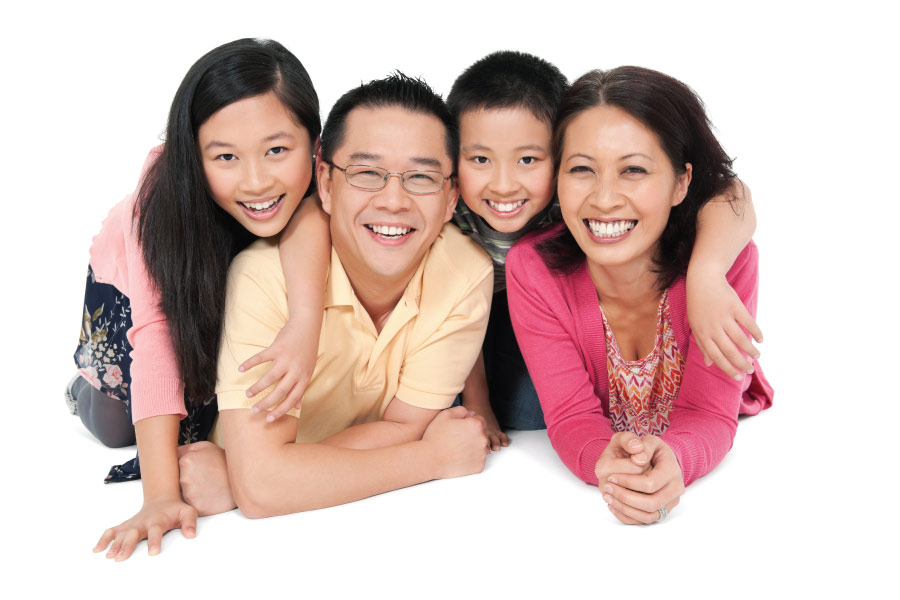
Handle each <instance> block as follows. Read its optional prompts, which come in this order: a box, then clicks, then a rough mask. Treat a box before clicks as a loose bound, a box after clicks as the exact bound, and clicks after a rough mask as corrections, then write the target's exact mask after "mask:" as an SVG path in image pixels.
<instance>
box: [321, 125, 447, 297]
mask: <svg viewBox="0 0 900 600" xmlns="http://www.w3.org/2000/svg"><path fill="white" fill-rule="evenodd" d="M445 135H446V131H445V128H444V125H443V123H441V121H440V120H439V119H438V118H437V117H435V116H432V115H426V114H422V113H415V112H410V111H408V110H406V109H404V108H400V107H381V108H355V109H353V110H352V111H351V112H350V114H349V115H347V122H346V127H345V130H344V139H343V142H342V144H341V146H340V147H339V148H337V150H336V151H335V152H334V155H333V157H332V160H333V163H334V164H335V165H337V166H338V167H341V168H346V167H348V166H350V165H367V166H370V167H378V168H381V169H385V170H386V171H390V172H393V173H402V172H404V171H409V170H426V171H435V172H439V173H441V174H442V175H444V176H449V175H450V173H452V163H451V160H450V156H449V155H448V154H447V149H446V144H445ZM317 171H318V182H319V196H320V198H321V199H322V207H323V208H324V210H325V212H327V213H328V214H329V215H331V241H332V244H333V245H334V248H335V250H336V251H337V253H338V256H340V259H341V263H342V264H343V266H344V268H345V270H346V271H347V274H348V275H349V276H350V279H351V282H353V284H354V287H357V288H359V287H360V286H363V287H366V286H379V285H380V284H383V283H390V282H391V281H393V280H397V281H401V280H403V279H408V278H409V277H411V276H412V274H413V273H414V272H415V270H416V268H417V267H418V266H419V263H420V262H421V261H422V258H423V257H424V255H425V252H426V251H427V250H428V248H429V247H431V244H432V243H433V242H434V240H435V239H437V236H438V233H440V231H441V228H442V227H443V226H444V224H445V223H446V222H447V221H449V220H450V217H451V216H452V215H453V209H454V208H455V206H456V198H457V189H456V185H455V183H454V182H453V181H451V180H448V181H444V184H443V186H442V187H441V188H440V189H439V190H438V191H437V192H435V193H430V194H425V195H417V194H412V193H410V192H409V191H407V190H406V189H404V188H403V186H402V185H401V182H400V177H399V176H391V177H389V179H388V182H387V185H386V186H385V187H384V189H382V190H378V191H367V190H362V189H358V188H356V187H354V186H352V185H350V184H349V183H348V181H347V178H346V177H345V175H344V173H343V172H342V171H341V170H339V169H338V168H331V166H330V165H328V164H327V163H324V162H323V163H320V164H319V165H318V169H317ZM410 185H413V184H412V183H411V184H410ZM354 279H356V280H354Z"/></svg>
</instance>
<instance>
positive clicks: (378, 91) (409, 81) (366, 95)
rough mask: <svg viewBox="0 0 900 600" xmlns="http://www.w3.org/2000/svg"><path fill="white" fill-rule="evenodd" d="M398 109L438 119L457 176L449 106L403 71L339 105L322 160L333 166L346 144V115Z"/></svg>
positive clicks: (324, 139) (324, 135) (355, 92)
mask: <svg viewBox="0 0 900 600" xmlns="http://www.w3.org/2000/svg"><path fill="white" fill-rule="evenodd" d="M389 106H397V107H400V108H404V109H406V110H408V111H411V112H415V113H422V114H426V115H432V116H434V117H437V118H438V119H439V120H440V121H441V123H443V124H444V128H445V130H446V132H445V133H446V135H445V138H444V142H445V144H446V148H447V154H448V155H449V156H450V164H451V165H453V166H452V168H453V170H454V172H455V170H456V163H457V160H458V159H459V130H458V129H457V126H456V119H454V118H453V116H452V115H451V114H450V111H449V110H448V108H447V104H446V103H445V102H444V100H443V98H441V97H440V95H438V94H437V93H436V92H435V91H434V90H432V89H431V87H429V85H428V84H427V83H425V82H424V81H423V80H422V79H420V78H418V77H409V76H407V75H404V74H403V73H401V72H400V71H397V72H395V73H392V74H391V75H389V76H388V77H385V78H384V79H375V80H373V81H370V82H369V83H363V84H360V86H359V87H356V88H353V89H352V90H350V91H349V92H347V93H346V94H344V95H343V96H341V97H340V98H339V99H338V101H337V102H335V103H334V107H333V108H332V109H331V112H330V113H329V114H328V119H327V120H326V121H325V127H324V128H323V129H322V160H324V161H325V162H327V163H331V160H332V158H333V157H334V152H335V151H336V150H337V149H338V148H339V147H340V145H341V144H342V143H343V141H344V130H345V129H346V125H347V115H349V114H350V112H351V111H352V110H353V109H354V108H360V107H365V108H382V107H389Z"/></svg>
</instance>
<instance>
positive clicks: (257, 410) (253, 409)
mask: <svg viewBox="0 0 900 600" xmlns="http://www.w3.org/2000/svg"><path fill="white" fill-rule="evenodd" d="M258 412H259V407H258V406H254V407H253V408H251V409H250V414H251V415H255V414H256V413H258Z"/></svg>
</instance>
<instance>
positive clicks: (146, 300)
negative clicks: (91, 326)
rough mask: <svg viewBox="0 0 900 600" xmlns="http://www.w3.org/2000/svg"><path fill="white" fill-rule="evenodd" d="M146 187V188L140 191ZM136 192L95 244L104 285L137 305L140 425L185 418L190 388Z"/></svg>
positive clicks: (134, 383)
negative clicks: (138, 219)
mask: <svg viewBox="0 0 900 600" xmlns="http://www.w3.org/2000/svg"><path fill="white" fill-rule="evenodd" d="M161 152H162V146H158V147H156V148H154V149H153V150H151V151H150V154H149V155H148V156H147V160H146V161H145V162H144V167H143V169H142V170H141V181H143V179H144V176H145V175H146V173H147V169H148V168H149V167H150V165H152V164H153V162H154V161H155V160H156V159H157V158H158V157H159V155H160V153H161ZM138 189H140V186H139V187H138ZM137 194H138V193H137V190H136V191H135V193H133V194H131V195H130V196H128V197H126V198H125V199H124V200H122V201H121V202H119V203H118V204H116V205H115V206H114V207H113V208H112V210H110V211H109V215H107V217H106V219H105V220H104V221H103V226H102V228H101V230H100V233H98V234H97V235H96V236H95V237H94V241H93V243H92V244H91V268H92V269H93V271H94V276H95V277H96V278H97V281H100V282H101V283H108V284H110V285H113V286H115V287H116V288H117V289H118V290H119V291H120V292H122V293H123V294H124V295H125V296H127V297H128V300H129V301H130V302H131V323H132V327H131V329H130V330H129V331H128V333H127V337H128V341H129V342H130V343H131V347H132V351H131V414H132V420H133V421H135V422H137V421H140V420H141V419H146V418H148V417H156V416H160V415H179V416H181V417H184V416H185V415H186V414H187V413H186V411H185V409H184V384H183V383H182V381H181V376H180V374H179V370H178V361H177V359H176V357H175V350H174V348H173V346H172V339H171V337H170V335H169V326H168V324H167V322H166V318H165V316H164V315H163V313H162V310H161V308H160V295H159V291H158V290H157V289H156V287H155V286H154V284H153V282H152V281H151V279H150V275H149V274H148V273H147V268H146V265H145V264H144V257H143V255H142V254H141V248H140V246H139V245H138V242H137V230H136V223H135V222H134V221H133V219H132V213H133V211H134V204H135V201H136V198H137Z"/></svg>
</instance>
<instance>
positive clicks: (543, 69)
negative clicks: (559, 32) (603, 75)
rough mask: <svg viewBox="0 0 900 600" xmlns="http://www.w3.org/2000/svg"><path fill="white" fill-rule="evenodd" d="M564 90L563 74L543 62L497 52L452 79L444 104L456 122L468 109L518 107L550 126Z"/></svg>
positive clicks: (509, 51)
mask: <svg viewBox="0 0 900 600" xmlns="http://www.w3.org/2000/svg"><path fill="white" fill-rule="evenodd" d="M568 87H569V82H568V81H566V77H565V75H563V74H562V73H561V72H560V70H559V69H557V68H556V67H555V66H553V65H552V64H550V63H549V62H547V61H546V60H544V59H542V58H538V57H537V56H534V55H533V54H527V53H525V52H516V51H513V50H501V51H499V52H494V53H492V54H488V55H487V56H485V57H484V58H482V59H481V60H479V61H477V62H476V63H475V64H473V65H472V66H470V67H469V68H468V69H466V70H465V71H463V73H462V75H460V76H459V77H457V78H456V81H455V82H454V83H453V87H452V88H451V89H450V95H449V96H447V105H448V106H449V107H450V112H452V113H453V115H454V116H455V117H456V118H457V119H458V118H459V117H460V116H462V114H463V113H465V112H468V111H470V110H480V109H485V108H517V107H522V108H526V109H528V110H529V111H531V113H532V114H533V115H534V116H535V117H537V118H538V119H540V120H541V121H544V122H545V123H547V124H548V125H550V126H551V127H552V126H553V123H554V121H555V120H556V113H557V110H558V109H559V105H560V102H562V97H563V94H564V93H565V91H566V89H567V88H568Z"/></svg>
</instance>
